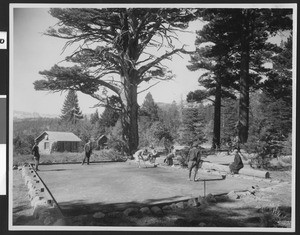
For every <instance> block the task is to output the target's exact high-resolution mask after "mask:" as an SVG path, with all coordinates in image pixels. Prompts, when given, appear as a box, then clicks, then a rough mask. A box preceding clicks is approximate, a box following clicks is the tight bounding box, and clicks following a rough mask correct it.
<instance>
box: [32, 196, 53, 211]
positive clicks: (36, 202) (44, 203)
mask: <svg viewBox="0 0 300 235" xmlns="http://www.w3.org/2000/svg"><path fill="white" fill-rule="evenodd" d="M36 198H38V199H36ZM31 205H32V206H33V209H35V208H36V207H39V206H42V207H46V208H50V206H49V204H48V203H47V200H46V199H44V198H42V197H35V198H34V199H33V200H32V201H31Z"/></svg>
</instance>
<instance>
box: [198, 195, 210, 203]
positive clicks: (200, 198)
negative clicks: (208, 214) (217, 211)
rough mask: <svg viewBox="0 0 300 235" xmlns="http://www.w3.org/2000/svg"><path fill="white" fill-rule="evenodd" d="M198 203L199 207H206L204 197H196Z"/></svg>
mask: <svg viewBox="0 0 300 235" xmlns="http://www.w3.org/2000/svg"><path fill="white" fill-rule="evenodd" d="M198 203H199V204H200V205H207V204H208V203H207V200H206V198H205V197H202V196H199V197H198Z"/></svg>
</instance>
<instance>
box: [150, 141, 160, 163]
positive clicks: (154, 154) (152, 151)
mask: <svg viewBox="0 0 300 235" xmlns="http://www.w3.org/2000/svg"><path fill="white" fill-rule="evenodd" d="M157 157H159V154H158V152H157V151H156V149H155V148H154V146H153V145H150V162H151V163H153V167H157V164H156V163H155V161H156V158H157Z"/></svg>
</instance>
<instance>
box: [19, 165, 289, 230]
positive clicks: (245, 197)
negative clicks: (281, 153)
mask: <svg viewBox="0 0 300 235" xmlns="http://www.w3.org/2000/svg"><path fill="white" fill-rule="evenodd" d="M123 164H127V165H128V164H129V163H123ZM132 164H133V163H132ZM53 166H54V165H53ZM43 167H44V170H45V171H44V172H43ZM73 167H74V166H73ZM76 167H79V166H76ZM80 167H81V169H84V168H83V167H85V168H86V167H89V166H80ZM129 167H136V166H135V165H131V164H129ZM163 168H164V169H165V170H162V169H163ZM40 169H41V176H42V177H45V181H46V182H47V176H45V175H47V174H49V173H51V168H46V166H41V167H40ZM47 169H48V172H47V171H46V170H47ZM55 169H56V171H55V172H54V173H56V178H54V177H52V178H51V179H52V180H54V181H55V179H57V177H59V174H66V173H67V172H68V171H67V170H66V168H65V167H63V166H60V167H58V165H56V168H55ZM59 169H60V170H59ZM62 169H64V170H62ZM90 169H92V168H90ZM160 170H161V171H162V172H168V173H169V172H171V173H170V174H179V178H180V177H185V178H184V179H183V178H182V185H181V186H182V187H185V186H184V185H186V184H189V183H190V182H187V181H186V170H183V169H176V168H171V167H166V166H165V167H161V169H160ZM85 171H86V170H85ZM118 171H120V169H118ZM86 172H88V171H86ZM172 172H173V173H172ZM180 172H181V173H180ZM89 173H92V172H89ZM43 174H44V176H43ZM52 174H53V172H52ZM158 175H159V174H154V177H157V176H158ZM63 177H64V176H63ZM229 177H230V176H229ZM271 177H272V178H273V179H276V182H275V183H261V182H260V181H257V182H259V183H258V184H256V186H258V185H259V187H256V188H255V190H253V191H252V192H249V190H243V187H241V188H237V190H235V191H236V193H235V195H233V197H229V198H225V199H224V198H221V197H220V199H217V200H212V201H208V202H207V203H204V204H202V205H200V206H198V207H184V208H173V209H172V210H170V211H164V214H163V215H159V216H158V215H147V216H145V215H143V216H142V215H141V214H137V215H135V216H122V215H120V214H118V215H116V216H114V217H108V218H107V217H105V218H102V219H94V218H93V213H94V212H95V211H91V210H90V209H89V208H87V205H85V206H86V208H87V209H86V210H82V209H83V207H80V208H79V210H78V211H80V213H81V214H78V211H77V213H76V210H70V211H69V212H70V213H69V214H68V215H67V216H66V221H67V223H68V224H69V225H77V226H142V227H248V228H249V227H280V228H290V227H291V195H292V191H291V190H292V185H291V172H290V171H274V172H271ZM98 179H99V178H98ZM154 179H155V178H154ZM169 179H171V178H169ZM180 179H181V178H180ZM74 180H75V181H76V179H74ZM116 180H118V179H116ZM128 180H129V181H130V180H131V179H130V178H129V179H128ZM158 180H159V179H158ZM183 180H185V181H183ZM230 180H233V181H232V182H235V183H233V185H234V184H239V185H240V184H243V183H244V184H245V185H247V182H249V179H246V178H243V177H242V176H238V177H232V178H231V179H230ZM160 181H161V180H160ZM95 182H96V181H95ZM155 182H156V181H151V183H155ZM219 182H220V183H221V184H222V181H219ZM223 182H224V181H223ZM237 182H238V183H237ZM48 183H49V185H48ZM192 183H194V182H192ZM221 184H220V185H221ZM47 185H48V186H49V188H50V189H51V180H48V182H47ZM249 185H254V184H253V182H251V183H250V184H249ZM249 185H248V186H249ZM62 187H63V185H62ZM74 187H75V186H74ZM75 188H76V187H75ZM75 188H73V190H77V189H75ZM178 188H180V187H178ZM246 188H249V187H246ZM60 189H61V188H60ZM161 189H162V188H161ZM65 190H72V189H67V188H66V189H65ZM78 190H79V189H78ZM83 190H84V189H83ZM129 190H130V189H129ZM170 190H171V191H172V190H173V189H170ZM174 190H175V186H174ZM51 191H52V190H51ZM53 191H54V193H53V194H54V195H55V194H56V193H55V188H53ZM228 191H234V190H228ZM73 192H75V191H73ZM174 192H175V191H174ZM26 193H27V188H26V186H25V185H24V180H23V179H22V178H21V171H18V170H15V171H14V173H13V223H14V225H16V226H17V225H41V224H40V221H38V220H36V219H35V218H33V217H32V216H31V215H32V211H31V210H32V209H31V207H30V204H29V200H28V199H27V196H26ZM92 193H93V192H92ZM92 193H91V194H92ZM109 193H110V192H109ZM176 193H177V192H176ZM201 193H203V192H201ZM201 193H200V194H201ZM212 193H213V192H212ZM213 194H214V193H213ZM74 195H75V194H74ZM141 195H142V194H141ZM153 195H157V193H155V194H153ZM198 195H199V192H198ZM57 196H58V198H56V199H57V201H58V202H59V201H61V202H63V201H64V200H65V199H66V198H59V195H58V194H57ZM98 196H99V195H98ZM55 197H56V196H55ZM168 197H170V195H168ZM68 199H70V194H69V196H68ZM74 199H75V198H74ZM123 199H124V198H123ZM157 199H159V198H157ZM111 200H112V199H111ZM115 200H119V198H115ZM124 200H125V199H124ZM125 201H126V200H125ZM62 204H63V203H62ZM89 204H90V205H95V204H93V203H91V202H90V203H89Z"/></svg>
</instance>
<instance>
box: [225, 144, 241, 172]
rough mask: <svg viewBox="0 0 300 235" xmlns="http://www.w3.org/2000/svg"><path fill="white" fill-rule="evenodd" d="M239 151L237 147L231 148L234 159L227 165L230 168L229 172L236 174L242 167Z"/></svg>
mask: <svg viewBox="0 0 300 235" xmlns="http://www.w3.org/2000/svg"><path fill="white" fill-rule="evenodd" d="M239 152H240V150H239V148H235V149H234V150H233V154H234V161H233V163H231V164H230V165H229V169H230V173H231V174H238V173H239V170H240V169H242V168H243V167H244V164H243V161H242V158H241V156H240V153H239Z"/></svg>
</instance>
